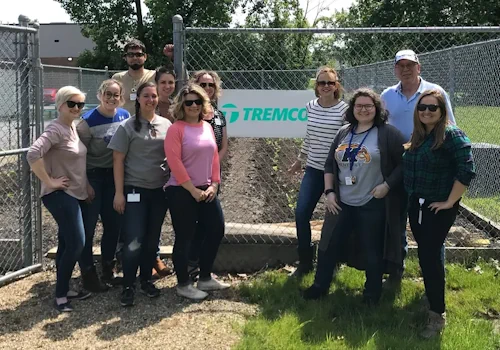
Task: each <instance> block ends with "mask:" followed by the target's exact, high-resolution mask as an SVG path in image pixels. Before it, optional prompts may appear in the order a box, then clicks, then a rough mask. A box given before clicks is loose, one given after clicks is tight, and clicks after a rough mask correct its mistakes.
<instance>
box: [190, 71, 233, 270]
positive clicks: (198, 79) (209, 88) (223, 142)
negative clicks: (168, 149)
mask: <svg viewBox="0 0 500 350" xmlns="http://www.w3.org/2000/svg"><path fill="white" fill-rule="evenodd" d="M191 83H193V84H198V85H199V86H201V87H202V88H203V90H205V92H206V93H207V95H208V98H209V99H210V103H211V107H212V110H211V111H210V112H209V113H207V114H205V115H204V116H203V120H205V121H206V122H208V123H209V124H210V125H211V126H212V129H213V130H214V134H215V142H216V143H217V149H218V150H219V162H220V163H221V164H222V161H223V160H224V158H225V157H226V154H227V149H228V138H227V128H226V118H225V117H224V114H223V113H222V112H221V111H220V110H218V109H217V102H218V100H219V98H220V96H221V94H222V88H221V80H220V77H219V75H218V74H217V73H216V72H214V71H206V70H200V71H198V72H195V73H194V74H193V77H192V78H191ZM219 193H220V186H219V188H218V192H217V195H218V194H219ZM204 239H205V235H204V232H203V231H202V230H201V229H198V230H197V231H196V234H195V236H194V238H193V242H192V244H191V248H190V252H189V274H190V276H191V278H192V279H193V280H195V279H196V278H197V275H198V274H199V272H200V271H199V266H198V260H199V257H200V252H201V250H202V249H203V241H204Z"/></svg>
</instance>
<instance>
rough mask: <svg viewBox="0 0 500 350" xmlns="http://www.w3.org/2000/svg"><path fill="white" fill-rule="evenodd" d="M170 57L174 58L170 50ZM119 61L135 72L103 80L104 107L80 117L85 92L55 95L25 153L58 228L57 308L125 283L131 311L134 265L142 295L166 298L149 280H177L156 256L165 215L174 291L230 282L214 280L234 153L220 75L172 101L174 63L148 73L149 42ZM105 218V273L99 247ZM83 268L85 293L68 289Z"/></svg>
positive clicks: (193, 292)
mask: <svg viewBox="0 0 500 350" xmlns="http://www.w3.org/2000/svg"><path fill="white" fill-rule="evenodd" d="M164 52H165V53H166V55H167V56H168V55H169V54H170V56H171V53H172V45H167V46H166V47H165V51H164ZM123 57H124V60H125V61H126V62H127V64H128V66H129V69H128V70H127V71H125V72H120V73H117V74H115V75H114V76H113V77H112V79H108V80H105V81H104V82H102V83H101V85H100V87H99V89H98V93H97V94H98V96H97V97H98V99H99V101H100V103H99V105H98V106H97V107H96V108H94V109H92V110H90V111H88V112H86V113H85V114H84V115H83V116H81V112H82V109H83V108H84V106H85V94H84V93H83V92H82V91H80V90H79V89H77V88H76V87H73V86H65V87H62V88H61V89H59V90H58V92H57V94H56V101H55V103H56V109H57V111H58V117H57V119H55V120H54V121H52V122H51V123H50V124H49V125H48V126H47V127H46V129H45V130H44V132H43V133H42V135H41V136H40V137H39V138H38V139H37V140H36V141H35V142H34V143H33V145H32V146H31V147H30V149H29V151H28V154H27V159H28V162H29V164H30V165H31V168H32V171H33V172H34V173H35V175H36V176H37V177H38V178H39V179H40V180H41V196H42V202H43V203H44V205H45V207H46V208H47V209H48V211H49V212H50V213H51V214H52V216H53V217H54V219H55V221H56V223H57V225H58V247H57V255H56V269H57V281H56V293H55V294H56V295H55V307H56V309H57V310H59V311H61V312H70V311H72V310H73V306H72V305H71V300H74V299H79V300H83V299H86V298H88V297H89V296H90V295H91V293H92V292H103V291H106V290H108V289H109V288H110V286H113V285H118V284H121V285H122V286H123V291H122V293H121V297H120V303H121V305H123V306H132V305H134V299H135V290H136V288H135V284H136V278H137V270H138V269H139V270H140V274H139V282H140V283H139V284H140V288H139V290H140V292H141V293H143V294H145V295H146V296H148V297H150V298H154V297H157V296H159V295H160V290H159V289H158V288H157V287H156V286H155V285H154V283H153V282H152V280H153V279H152V277H153V274H156V275H163V276H164V275H168V274H169V273H171V271H170V270H169V269H168V268H167V267H166V265H165V264H164V263H163V261H162V260H161V259H160V254H159V253H160V249H159V243H160V235H161V230H162V225H163V222H164V219H165V216H166V213H167V211H168V210H169V211H170V215H171V218H172V226H173V229H174V233H175V243H174V248H173V264H174V268H175V271H176V275H177V280H178V285H177V293H178V294H179V295H180V296H183V297H185V298H189V299H194V300H201V299H204V298H206V297H207V295H208V294H207V291H213V290H222V289H226V288H229V286H230V285H229V284H226V283H223V282H221V281H219V280H217V279H216V278H215V277H214V276H213V274H212V266H213V263H214V260H215V257H216V255H217V251H218V248H219V244H220V242H221V239H222V237H223V236H224V216H223V212H222V208H221V205H220V202H219V199H218V197H217V194H218V192H219V185H220V180H221V172H220V163H221V160H222V159H223V158H224V156H225V155H226V152H227V148H228V140H227V132H226V121H225V118H224V115H223V114H222V113H221V112H220V111H219V110H218V109H217V100H218V98H219V97H220V94H221V81H220V78H219V76H218V75H217V73H215V72H212V71H199V72H196V73H194V74H193V75H192V77H191V79H190V81H189V82H188V83H187V84H186V85H185V86H183V87H181V88H180V89H179V91H178V93H177V94H176V96H175V98H172V97H173V95H174V91H175V88H176V75H175V73H174V72H173V71H172V70H170V69H169V68H168V67H160V68H158V69H156V70H154V71H153V70H147V69H145V68H144V64H145V62H146V59H147V54H146V50H145V47H144V44H143V43H142V42H140V41H138V40H132V41H130V42H129V43H127V44H126V45H125V47H124V55H123ZM122 107H123V108H122ZM99 217H100V218H101V221H102V225H103V235H102V240H101V256H102V264H101V265H102V273H101V276H100V277H99V274H98V273H97V270H96V267H95V265H94V259H93V250H92V248H93V241H94V233H95V229H96V225H97V221H98V218H99ZM117 255H119V256H120V257H121V258H120V260H121V262H122V269H123V277H122V278H121V277H119V276H118V274H117V271H116V257H117ZM77 262H78V264H79V266H80V270H81V276H82V282H83V289H82V290H79V291H76V290H70V279H71V275H72V272H73V269H74V267H75V265H76V263H77ZM194 282H197V284H196V287H195V286H194Z"/></svg>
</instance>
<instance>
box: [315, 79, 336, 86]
mask: <svg viewBox="0 0 500 350" xmlns="http://www.w3.org/2000/svg"><path fill="white" fill-rule="evenodd" d="M336 83H337V82H336V81H323V80H320V81H318V82H317V84H318V86H327V85H332V86H335V84H336Z"/></svg>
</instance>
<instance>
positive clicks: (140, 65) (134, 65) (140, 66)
mask: <svg viewBox="0 0 500 350" xmlns="http://www.w3.org/2000/svg"><path fill="white" fill-rule="evenodd" d="M128 66H129V67H130V68H132V69H133V70H139V69H141V68H142V67H144V64H139V63H135V64H129V65H128Z"/></svg>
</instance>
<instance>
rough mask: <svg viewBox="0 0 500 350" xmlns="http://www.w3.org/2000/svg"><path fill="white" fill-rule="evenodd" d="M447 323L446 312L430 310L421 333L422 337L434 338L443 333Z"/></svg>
mask: <svg viewBox="0 0 500 350" xmlns="http://www.w3.org/2000/svg"><path fill="white" fill-rule="evenodd" d="M445 325H446V312H444V313H442V314H438V313H437V312H434V311H430V310H429V319H428V320H427V325H426V326H425V328H424V330H423V331H422V332H421V333H420V336H421V337H422V338H426V339H429V338H432V337H435V336H436V335H439V334H441V331H442V330H443V329H444V326H445Z"/></svg>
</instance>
